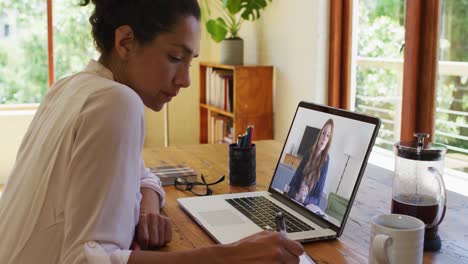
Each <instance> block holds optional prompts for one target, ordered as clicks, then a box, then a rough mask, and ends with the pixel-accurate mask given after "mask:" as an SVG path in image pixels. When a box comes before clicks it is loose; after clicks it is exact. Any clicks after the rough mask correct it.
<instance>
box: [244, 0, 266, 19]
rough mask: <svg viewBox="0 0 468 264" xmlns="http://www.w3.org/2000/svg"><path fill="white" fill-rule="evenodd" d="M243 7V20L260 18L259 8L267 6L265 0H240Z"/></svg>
mask: <svg viewBox="0 0 468 264" xmlns="http://www.w3.org/2000/svg"><path fill="white" fill-rule="evenodd" d="M241 1H242V3H241V8H242V9H243V11H242V13H241V16H242V18H243V19H245V20H250V21H253V20H256V19H258V18H260V10H262V9H264V8H265V7H266V6H267V0H241ZM268 1H270V2H271V0H268Z"/></svg>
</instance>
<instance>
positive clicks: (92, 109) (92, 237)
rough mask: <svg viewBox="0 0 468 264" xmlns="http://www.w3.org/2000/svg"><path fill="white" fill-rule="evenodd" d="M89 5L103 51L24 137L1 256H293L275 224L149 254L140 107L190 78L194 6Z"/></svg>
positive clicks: (0, 228) (159, 196)
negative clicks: (234, 237) (225, 241)
mask: <svg viewBox="0 0 468 264" xmlns="http://www.w3.org/2000/svg"><path fill="white" fill-rule="evenodd" d="M89 2H90V0H84V3H83V5H87V4H89ZM92 2H93V4H94V5H95V10H94V12H93V14H92V16H91V18H90V22H91V24H92V33H93V37H94V40H95V43H96V46H97V49H98V50H99V52H100V53H101V56H100V58H99V60H98V61H94V60H92V61H91V62H90V63H89V64H88V66H87V67H86V68H85V69H84V70H83V71H82V72H79V73H77V74H75V75H72V76H70V77H67V78H64V79H62V80H60V81H58V82H57V83H55V84H54V85H53V87H52V88H51V89H50V91H49V92H48V93H47V94H46V95H45V97H44V99H43V101H42V103H41V105H40V107H39V109H38V111H37V113H36V115H35V117H34V120H33V121H32V123H31V125H30V127H29V129H28V132H27V134H26V135H25V137H24V139H23V142H22V144H21V147H20V150H19V152H18V156H17V160H16V164H15V167H14V169H13V170H12V172H11V174H10V177H9V182H8V183H7V186H6V188H5V191H4V193H3V195H2V198H1V200H0V216H1V221H0V234H1V235H2V243H1V244H2V246H1V247H0V263H2V264H11V263H14V264H16V263H22V264H23V263H26V264H27V263H47V264H49V263H67V264H73V263H199V262H200V260H203V262H205V263H218V262H229V263H255V262H258V263H284V262H288V263H297V262H298V256H299V255H300V254H302V252H303V249H302V247H301V245H300V244H299V243H297V242H294V241H290V240H287V239H286V238H283V237H282V236H280V235H279V234H276V233H273V232H262V233H259V234H256V235H253V236H251V237H248V238H246V239H244V240H241V241H239V242H236V243H233V244H229V245H221V246H211V247H205V248H198V249H194V250H189V251H184V252H170V253H164V252H157V251H149V250H151V249H155V248H157V247H161V246H163V245H165V244H166V243H168V242H169V241H170V240H171V238H172V228H171V222H170V221H169V219H167V218H166V217H164V216H162V215H161V214H160V208H161V207H162V206H163V204H164V191H163V189H162V188H161V185H160V182H159V179H157V178H156V177H154V176H153V175H152V174H150V173H149V172H148V170H146V169H145V168H144V165H143V161H142V159H141V152H142V146H143V141H144V126H145V125H144V116H143V105H146V106H147V107H149V108H151V109H153V110H155V111H159V110H160V109H161V108H162V107H163V105H164V104H165V103H167V102H169V101H170V100H171V99H172V98H173V97H175V96H176V95H177V94H178V93H179V91H180V89H181V88H186V87H188V86H189V85H190V77H189V67H190V63H191V61H192V59H193V58H194V57H196V56H198V51H199V42H200V22H199V20H200V9H199V6H198V3H197V1H196V0H177V1H174V0H119V1H117V0H93V1H92ZM131 249H133V250H131ZM260 249H261V250H260Z"/></svg>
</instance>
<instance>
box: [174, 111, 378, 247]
mask: <svg viewBox="0 0 468 264" xmlns="http://www.w3.org/2000/svg"><path fill="white" fill-rule="evenodd" d="M328 119H332V120H333V124H334V127H333V135H331V137H330V138H331V143H330V146H329V150H328V156H327V158H326V160H328V161H327V169H326V170H325V169H323V167H325V165H322V167H321V170H320V172H321V176H320V179H322V178H323V181H322V182H323V184H322V185H323V187H322V188H323V189H322V192H321V193H320V192H319V194H320V195H319V198H316V199H315V200H314V199H311V200H313V201H315V202H312V203H308V204H306V203H304V202H303V201H302V200H301V201H299V200H296V199H295V197H294V195H290V194H288V190H289V189H290V187H291V186H292V182H295V181H294V179H295V178H296V177H299V176H296V175H297V173H296V172H297V170H299V168H301V165H299V166H298V167H295V166H297V163H296V165H294V164H291V162H290V161H288V160H291V157H293V159H296V160H297V161H298V162H299V160H300V159H301V158H303V159H305V157H307V155H308V154H307V153H308V151H311V149H312V148H313V145H314V144H316V141H318V137H320V134H321V128H322V126H323V124H324V123H326V122H327V120H328ZM379 127H380V120H379V119H377V118H374V117H370V116H365V115H362V114H357V113H352V112H348V111H344V110H340V109H336V108H331V107H327V106H321V105H316V104H312V103H308V102H300V103H299V105H298V107H297V109H296V113H295V115H294V118H293V122H292V124H291V127H290V129H289V133H288V136H287V137H286V141H285V144H284V146H283V150H282V151H281V155H280V158H279V160H278V163H277V166H276V169H275V173H274V174H273V177H272V180H271V182H270V187H269V189H268V191H261V192H245V193H235V194H225V195H213V196H203V197H189V198H179V199H178V200H177V201H178V202H179V204H180V206H181V207H182V208H183V209H184V210H185V211H186V212H187V213H188V214H189V215H190V216H191V217H192V218H193V219H194V220H195V221H196V222H197V223H198V224H199V225H200V226H201V227H202V228H203V229H204V230H206V232H208V233H209V234H210V236H211V237H213V239H215V240H216V241H217V242H218V243H221V244H227V243H231V242H235V241H237V240H239V239H242V238H244V237H247V236H249V235H251V234H254V233H257V232H259V231H262V230H276V227H275V226H274V225H273V224H272V222H271V221H270V220H269V219H268V217H270V218H271V211H272V210H273V211H283V212H285V213H286V214H287V216H286V219H290V220H291V222H289V221H288V222H287V223H288V224H289V225H290V229H291V230H289V228H288V238H290V239H293V240H296V241H300V242H306V241H316V240H326V239H333V238H337V237H339V236H340V235H341V234H342V232H343V229H344V226H345V223H346V220H347V218H348V215H349V212H350V210H351V207H352V204H353V201H354V198H355V196H356V193H357V190H358V187H359V184H360V181H361V178H362V175H363V173H364V169H365V167H366V164H367V159H368V157H369V154H370V151H371V150H372V146H373V145H374V141H375V138H376V136H377V133H378V130H379ZM301 162H304V164H306V163H305V162H306V161H301ZM324 170H325V171H326V172H325V173H323V172H322V171H324ZM324 175H325V176H324ZM289 184H291V186H290V185H289ZM311 192H312V191H311ZM309 194H310V193H309ZM314 194H316V192H315V193H314ZM262 197H263V198H262ZM311 197H312V196H311ZM296 198H297V196H296ZM265 199H266V200H265ZM305 200H307V199H305ZM258 201H260V204H261V206H268V208H270V209H267V210H263V209H264V208H263V209H261V212H262V213H264V212H268V211H269V213H270V216H268V214H266V216H262V217H261V219H262V220H261V221H259V218H260V217H258V218H257V215H256V214H258V213H259V212H258V211H257V212H253V211H255V210H257V208H261V206H260V207H258V206H256V203H257V202H258ZM271 203H272V204H271ZM239 206H242V208H241V209H239V208H240V207H239ZM244 206H246V207H244ZM246 208H247V209H246ZM254 208H255V209H254ZM259 210H260V209H259ZM293 218H295V219H293Z"/></svg>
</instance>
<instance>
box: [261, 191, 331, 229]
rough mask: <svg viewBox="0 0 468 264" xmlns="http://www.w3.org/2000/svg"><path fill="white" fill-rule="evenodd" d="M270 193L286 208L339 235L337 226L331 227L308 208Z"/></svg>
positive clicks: (282, 196)
mask: <svg viewBox="0 0 468 264" xmlns="http://www.w3.org/2000/svg"><path fill="white" fill-rule="evenodd" d="M268 193H269V194H271V196H273V198H275V199H276V200H278V201H280V202H281V203H283V204H285V205H286V206H288V207H289V208H291V209H293V210H294V211H296V212H297V213H299V214H300V215H302V216H304V217H305V218H307V219H309V220H310V221H312V222H314V223H316V224H317V225H319V226H320V227H321V228H325V229H326V228H329V229H331V230H333V231H335V232H336V233H338V231H339V229H338V228H337V227H336V226H334V225H331V224H330V223H328V222H327V221H326V220H324V219H323V218H322V217H320V216H317V215H315V214H314V213H312V212H311V211H309V210H308V209H307V208H305V207H303V206H300V205H299V204H297V203H295V202H293V201H291V200H290V199H288V198H286V197H284V195H281V194H278V193H275V192H268Z"/></svg>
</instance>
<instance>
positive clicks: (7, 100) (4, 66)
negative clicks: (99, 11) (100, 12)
mask: <svg viewBox="0 0 468 264" xmlns="http://www.w3.org/2000/svg"><path fill="white" fill-rule="evenodd" d="M50 2H51V3H52V1H50ZM47 4H48V2H47V1H46V0H28V1H24V0H3V1H1V2H0V10H2V12H3V16H1V15H0V17H3V18H4V20H5V21H7V22H8V23H7V24H8V25H9V30H8V31H9V34H8V35H5V36H4V37H0V104H24V103H39V102H40V101H41V99H42V97H43V95H44V94H45V93H46V92H47V89H48V68H49V67H50V65H49V64H48V55H49V54H48V48H47V41H48V40H47V36H48V32H47V12H46V10H47ZM53 4H54V5H53V36H54V40H53V41H54V47H55V49H54V51H53V54H52V55H53V57H54V62H55V76H56V77H57V79H59V78H62V77H64V76H66V75H69V74H72V73H75V72H77V71H79V70H81V69H83V68H84V67H85V65H86V64H87V62H88V60H89V59H90V58H92V57H93V56H94V54H95V52H94V50H95V49H94V46H93V45H94V44H93V41H92V38H91V26H90V25H89V22H88V17H89V16H90V14H91V11H92V10H91V7H89V6H87V7H81V6H79V1H75V0H74V1H54V2H53ZM0 22H1V19H0Z"/></svg>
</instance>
